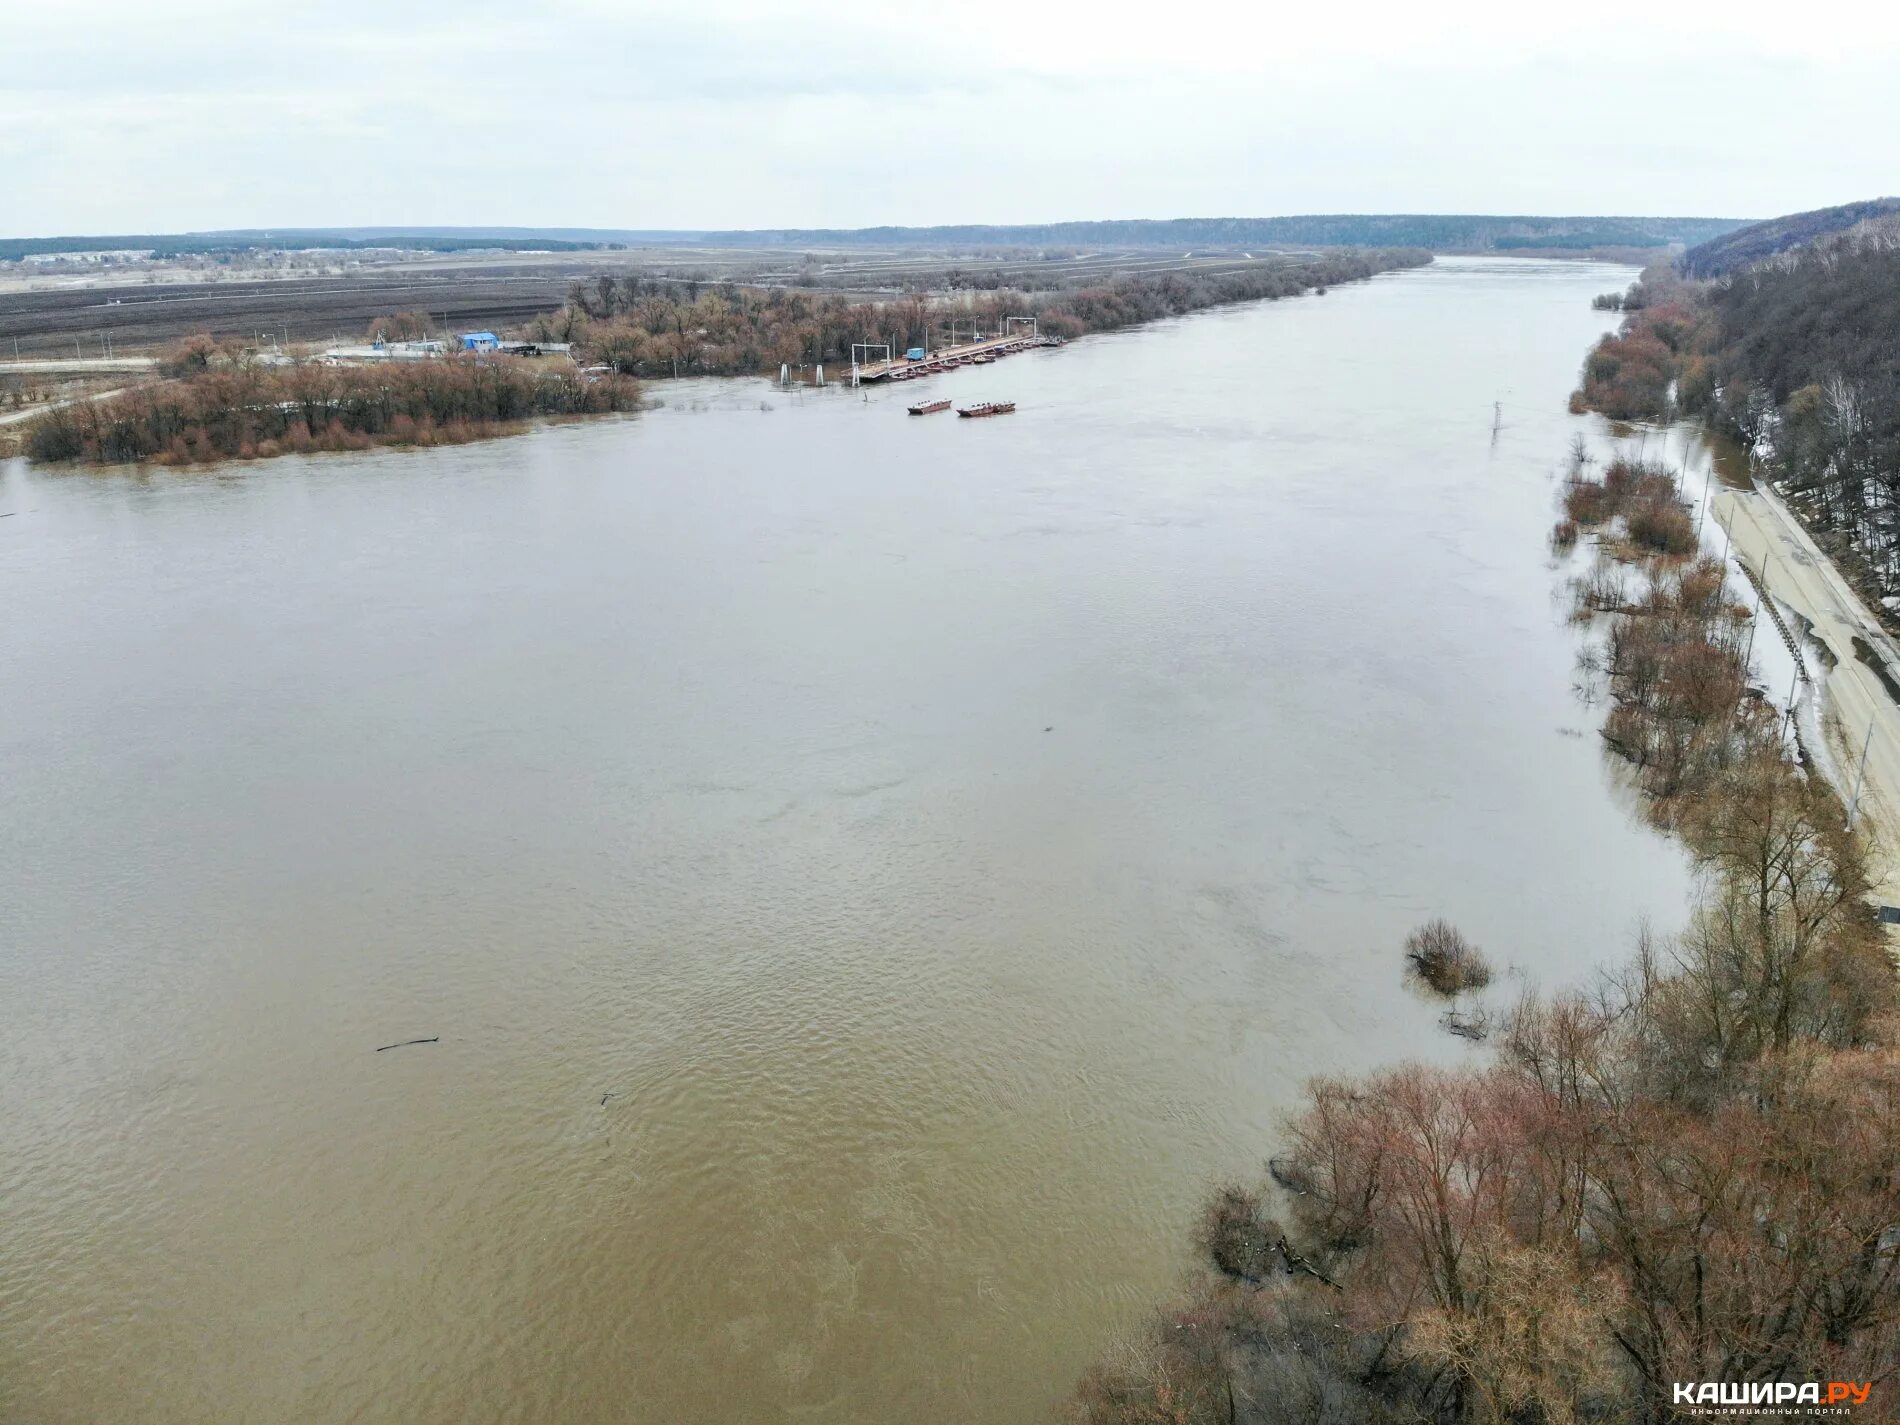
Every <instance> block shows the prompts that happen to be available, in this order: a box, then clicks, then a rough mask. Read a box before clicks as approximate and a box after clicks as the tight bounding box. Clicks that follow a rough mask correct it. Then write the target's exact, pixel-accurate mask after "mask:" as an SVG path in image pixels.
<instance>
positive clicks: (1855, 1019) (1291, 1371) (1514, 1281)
mask: <svg viewBox="0 0 1900 1425" xmlns="http://www.w3.org/2000/svg"><path fill="white" fill-rule="evenodd" d="M1662 511H1669V512H1671V513H1668V514H1664V513H1660V512H1662ZM1685 533H1686V534H1687V535H1688V536H1689V537H1688V538H1687V540H1686V541H1685V539H1684V538H1683V536H1684V534H1685ZM1552 539H1553V543H1554V544H1555V545H1556V546H1557V547H1558V548H1559V549H1560V550H1561V549H1568V548H1570V547H1571V546H1573V545H1576V544H1578V543H1579V542H1580V541H1582V540H1585V539H1587V540H1588V541H1589V543H1590V545H1591V550H1590V552H1589V553H1588V554H1587V555H1585V556H1581V557H1582V558H1583V560H1584V567H1583V568H1582V569H1581V570H1580V571H1579V572H1578V573H1577V574H1576V576H1575V578H1574V579H1573V581H1572V590H1573V593H1574V600H1575V610H1576V618H1577V620H1578V622H1579V624H1580V625H1582V626H1584V627H1585V628H1587V629H1588V630H1589V632H1588V634H1587V642H1586V655H1585V666H1586V667H1587V668H1588V669H1589V670H1590V671H1591V673H1592V676H1593V677H1594V678H1595V680H1597V681H1598V683H1599V684H1600V685H1601V687H1602V689H1603V690H1604V691H1605V692H1606V693H1607V695H1608V696H1607V702H1608V706H1609V714H1608V717H1607V719H1606V721H1605V724H1604V729H1603V735H1604V740H1605V744H1606V747H1608V748H1609V749H1610V751H1611V753H1612V754H1613V755H1616V756H1619V757H1621V758H1623V759H1625V760H1627V761H1628V763H1629V764H1630V765H1631V766H1632V767H1633V768H1634V770H1635V774H1636V779H1637V782H1638V785H1639V786H1640V787H1641V789H1642V790H1643V792H1644V793H1645V795H1646V804H1647V807H1648V811H1649V815H1650V816H1651V818H1652V819H1653V820H1654V821H1655V822H1656V823H1657V824H1658V825H1659V826H1662V827H1664V828H1667V829H1668V830H1670V831H1672V832H1674V833H1675V834H1676V835H1677V836H1679V837H1680V838H1681V839H1682V841H1683V843H1684V844H1685V845H1686V846H1687V847H1688V849H1689V851H1690V852H1691V854H1692V856H1693V857H1694V859H1695V861H1696V863H1697V864H1698V865H1699V866H1700V867H1701V868H1702V871H1703V875H1702V877H1701V878H1700V886H1701V890H1700V891H1699V893H1698V895H1697V897H1696V899H1695V902H1694V904H1693V905H1692V907H1691V908H1690V915H1689V918H1688V923H1687V927H1686V928H1685V929H1684V930H1683V931H1682V932H1681V933H1680V934H1679V935H1677V936H1674V937H1671V938H1666V939H1664V938H1655V937H1649V936H1645V937H1643V938H1642V939H1640V940H1639V941H1638V943H1636V944H1635V945H1633V946H1630V947H1628V948H1627V949H1626V950H1625V951H1623V952H1622V953H1621V954H1620V955H1618V956H1617V957H1616V958H1617V959H1619V960H1620V961H1621V963H1620V964H1619V965H1617V967H1616V968H1613V969H1607V970H1604V971H1603V972H1601V974H1600V976H1599V978H1598V979H1597V981H1596V982H1595V983H1594V984H1593V985H1592V986H1591V987H1590V988H1589V989H1586V990H1581V991H1571V992H1565V993H1560V994H1556V995H1539V994H1528V995H1526V996H1524V997H1523V998H1522V999H1521V1000H1519V1001H1518V1002H1517V1003H1516V1004H1515V1005H1512V1006H1509V1007H1507V1008H1505V1009H1504V1010H1502V1011H1501V1012H1500V1013H1499V1014H1497V1015H1496V1016H1495V1019H1494V1020H1492V1021H1491V1022H1489V1023H1488V1025H1487V1026H1486V1027H1487V1028H1488V1030H1489V1035H1490V1040H1491V1043H1490V1045H1489V1046H1488V1047H1487V1049H1486V1050H1485V1051H1484V1054H1485V1057H1484V1058H1483V1059H1482V1060H1481V1061H1479V1062H1477V1063H1475V1064H1473V1065H1472V1066H1471V1067H1468V1068H1462V1069H1442V1068H1431V1067H1425V1066H1421V1065H1416V1064H1409V1065H1401V1066H1398V1067H1395V1068H1393V1069H1390V1070H1388V1071H1386V1072H1383V1073H1379V1074H1375V1075H1372V1076H1370V1077H1367V1078H1360V1079H1335V1078H1323V1079H1320V1080H1317V1081H1316V1082H1314V1083H1313V1084H1311V1085H1310V1086H1309V1089H1308V1092H1307V1096H1306V1100H1305V1103H1304V1106H1303V1107H1302V1108H1300V1109H1299V1110H1298V1111H1297V1112H1295V1113H1294V1114H1293V1115H1292V1117H1291V1119H1290V1120H1289V1121H1288V1123H1287V1125H1286V1128H1285V1133H1284V1136H1283V1138H1282V1140H1281V1142H1280V1144H1279V1145H1278V1152H1277V1153H1276V1155H1275V1156H1274V1157H1273V1158H1271V1159H1270V1160H1269V1161H1268V1163H1267V1165H1266V1167H1265V1168H1264V1170H1263V1171H1262V1172H1261V1174H1260V1176H1259V1178H1258V1179H1257V1180H1255V1181H1250V1182H1231V1183H1226V1184H1222V1185H1220V1186H1219V1187H1217V1188H1216V1190H1215V1191H1214V1192H1213V1193H1212V1194H1211V1195H1210V1197H1209V1199H1208V1202H1207V1206H1206V1209H1205V1213H1204V1216H1203V1218H1202V1221H1201V1223H1200V1226H1199V1229H1198V1232H1197V1234H1196V1248H1197V1251H1196V1261H1197V1266H1196V1267H1195V1270H1194V1272H1193V1276H1192V1279H1191V1281H1190V1283H1189V1285H1188V1286H1187V1287H1186V1288H1185V1289H1184V1291H1183V1293H1182V1295H1181V1296H1180V1298H1179V1299H1178V1300H1176V1301H1175V1302H1173V1303H1172V1304H1170V1305H1169V1306H1168V1307H1166V1308H1165V1309H1164V1310H1162V1311H1161V1312H1160V1313H1158V1314H1157V1316H1156V1317H1155V1318H1154V1320H1153V1321H1152V1322H1151V1323H1150V1324H1149V1326H1148V1327H1146V1328H1145V1329H1143V1330H1142V1331H1140V1332H1139V1333H1138V1334H1137V1335H1136V1336H1135V1337H1134V1338H1133V1339H1132V1340H1130V1341H1127V1342H1124V1343H1123V1344H1122V1346H1121V1347H1120V1348H1119V1349H1118V1350H1116V1351H1115V1352H1114V1353H1112V1354H1111V1355H1109V1356H1108V1357H1106V1358H1105V1359H1104V1360H1103V1362H1102V1363H1101V1364H1099V1365H1098V1366H1096V1367H1095V1368H1094V1369H1093V1370H1091V1371H1090V1372H1089V1374H1088V1375H1087V1376H1086V1377H1085V1379H1084V1380H1083V1381H1082V1383H1081V1384H1080V1386H1079V1387H1078V1389H1077V1391H1076V1393H1075V1395H1074V1397H1073V1398H1072V1400H1071V1401H1070V1403H1069V1406H1068V1414H1069V1417H1070V1418H1072V1419H1074V1420H1076V1421H1080V1422H1087V1425H1132V1422H1141V1425H1203V1422H1205V1425H1249V1422H1252V1425H1294V1422H1299V1425H1366V1422H1373V1423H1374V1425H1399V1422H1410V1423H1411V1425H1417V1422H1433V1425H1454V1422H1457V1423H1459V1425H1462V1423H1463V1422H1469V1423H1470V1425H1507V1422H1508V1425H1560V1422H1562V1423H1563V1425H1568V1423H1569V1422H1585V1421H1592V1422H1629V1423H1630V1425H1637V1423H1638V1422H1641V1423H1642V1425H1662V1422H1670V1421H1675V1420H1679V1419H1684V1418H1687V1412H1686V1410H1685V1407H1684V1405H1683V1404H1682V1403H1681V1401H1680V1399H1679V1398H1678V1397H1677V1395H1676V1394H1675V1387H1676V1384H1677V1383H1678V1382H1691V1383H1700V1382H1710V1383H1736V1384H1737V1385H1747V1384H1749V1383H1776V1382H1782V1381H1808V1380H1813V1381H1820V1382H1855V1383H1861V1384H1863V1385H1864V1384H1866V1383H1870V1382H1871V1383H1879V1382H1887V1381H1889V1380H1890V1378H1891V1377H1892V1375H1893V1373H1894V1371H1895V1368H1896V1366H1900V1037H1897V1035H1900V992H1897V989H1896V979H1895V975H1894V968H1893V964H1892V961H1891V959H1890V958H1889V954H1888V950H1887V946H1886V942H1885V939H1884V937H1883V935H1882V932H1881V930H1880V928H1879V926H1878V925H1877V923H1876V921H1875V918H1874V914H1873V911H1872V908H1871V907H1870V906H1869V904H1868V903H1867V899H1866V879H1865V872H1864V868H1863V861H1862V855H1863V848H1862V846H1861V843H1860V841H1859V839H1858V838H1857V836H1856V835H1855V833H1854V831H1853V830H1852V829H1851V828H1850V826H1849V822H1848V816H1847V812H1846V809H1845V808H1844V807H1843V806H1842V804H1841V802H1840V800H1839V798H1838V797H1837V796H1836V795H1835V793H1834V791H1833V790H1832V789H1831V788H1830V787H1829V786H1827V784H1826V783H1825V782H1823V781H1822V780H1821V779H1820V778H1819V777H1818V776H1814V775H1811V774H1810V773H1809V772H1808V771H1807V770H1806V769H1805V768H1804V767H1803V766H1801V765H1800V763H1799V760H1798V758H1797V757H1796V756H1795V755H1794V754H1793V753H1791V751H1790V748H1789V744H1788V742H1787V740H1786V738H1785V736H1784V725H1783V718H1782V714H1781V710H1780V709H1779V708H1777V707H1774V706H1772V705H1770V704H1769V703H1767V702H1766V701H1764V700H1763V698H1762V697H1761V696H1760V695H1759V693H1758V692H1757V691H1756V690H1754V689H1753V688H1751V685H1750V684H1751V670H1750V666H1749V663H1748V647H1749V645H1748V641H1747V629H1748V624H1749V618H1750V615H1749V609H1748V607H1747V605H1746V603H1745V601H1744V600H1743V599H1742V598H1741V597H1740V596H1738V594H1737V592H1736V591H1735V590H1734V589H1733V588H1732V587H1730V585H1729V584H1728V582H1727V580H1726V578H1725V570H1724V568H1723V566H1722V565H1721V563H1719V562H1718V561H1716V560H1713V559H1708V558H1705V557H1702V556H1701V555H1700V553H1699V551H1698V550H1697V548H1696V546H1695V542H1694V539H1693V528H1692V527H1691V526H1689V524H1688V518H1687V515H1686V513H1685V512H1684V511H1683V509H1682V502H1681V494H1680V491H1679V489H1678V488H1677V486H1676V483H1675V479H1674V477H1673V476H1672V475H1671V474H1670V472H1668V471H1667V470H1665V469H1662V468H1661V467H1657V466H1652V465H1645V464H1642V463H1640V462H1637V461H1634V460H1629V459H1617V460H1615V461H1613V462H1611V463H1610V464H1609V465H1608V466H1607V468H1605V469H1603V470H1601V471H1597V470H1595V469H1594V468H1593V467H1592V466H1591V465H1590V463H1589V462H1588V461H1587V459H1585V458H1582V457H1578V458H1577V459H1576V460H1575V461H1574V463H1573V466H1572V469H1571V473H1570V478H1569V480H1568V481H1567V484H1566V494H1565V508H1564V510H1563V511H1562V512H1561V516H1560V519H1559V522H1558V525H1557V527H1556V529H1555V530H1554V531H1553V535H1552ZM1608 948H1609V947H1606V950H1607V949H1608ZM1394 952H1395V953H1394V961H1395V972H1396V971H1397V968H1398V962H1399V955H1398V947H1394ZM1447 953H1454V954H1455V956H1456V957H1457V958H1456V959H1455V960H1454V961H1453V962H1452V968H1455V969H1457V970H1458V972H1459V973H1458V974H1457V975H1455V976H1451V977H1450V978H1449V979H1447V978H1446V974H1447V967H1446V963H1445V957H1446V954H1447ZM1472 954H1473V952H1472V951H1471V950H1470V948H1469V947H1467V946H1465V945H1464V943H1463V941H1462V937H1457V936H1456V934H1455V932H1453V931H1451V929H1450V928H1449V927H1446V926H1443V925H1442V924H1441V925H1434V926H1428V927H1425V928H1423V930H1422V931H1421V932H1420V933H1419V934H1416V935H1415V936H1414V937H1413V938H1412V940H1411V941H1408V942H1407V945H1406V947H1405V955H1406V957H1407V958H1408V959H1409V960H1410V961H1411V962H1412V964H1413V965H1414V967H1415V969H1419V970H1423V971H1425V972H1426V973H1427V977H1428V979H1430V981H1431V983H1433V984H1434V985H1435V986H1437V987H1439V988H1441V989H1443V990H1445V991H1447V992H1448V993H1451V992H1458V991H1463V990H1465V989H1467V988H1469V987H1472V986H1474V985H1475V986H1482V985H1483V983H1484V982H1485V979H1486V978H1487V973H1488V972H1487V971H1486V969H1485V967H1484V965H1483V962H1482V961H1481V960H1474V959H1472V958H1471V957H1472ZM1454 1027H1456V1026H1454ZM1880 1388H1884V1387H1880ZM1724 1398H1726V1397H1724ZM1700 1403H1703V1404H1707V1403H1710V1402H1709V1400H1706V1399H1705V1400H1702V1401H1701V1402H1700Z"/></svg>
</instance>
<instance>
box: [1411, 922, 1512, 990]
mask: <svg viewBox="0 0 1900 1425" xmlns="http://www.w3.org/2000/svg"><path fill="white" fill-rule="evenodd" d="M1405 958H1406V960H1407V961H1408V962H1409V963H1410V964H1411V966H1412V969H1413V970H1414V971H1415V972H1416V973H1417V975H1418V977H1419V978H1420V979H1421V980H1423V981H1424V982H1425V983H1426V984H1428V985H1430V986H1431V987H1432V988H1433V989H1434V990H1436V991H1437V992H1438V993H1439V994H1441V995H1447V996H1449V995H1456V994H1463V993H1464V992H1465V991H1466V990H1481V989H1483V988H1484V987H1485V986H1486V985H1488V984H1490V983H1491V967H1490V965H1488V964H1486V963H1485V959H1484V956H1483V955H1482V954H1480V953H1479V951H1478V947H1477V946H1475V945H1473V944H1472V943H1471V942H1470V941H1469V940H1467V939H1465V937H1464V934H1463V933H1462V932H1461V931H1460V930H1459V929H1458V927H1457V926H1455V925H1453V924H1452V923H1451V922H1450V921H1447V920H1429V921H1427V922H1426V923H1425V924H1423V925H1421V926H1420V927H1419V928H1418V929H1417V930H1414V931H1413V932H1412V933H1411V934H1410V935H1408V936H1406V937H1405Z"/></svg>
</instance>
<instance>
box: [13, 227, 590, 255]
mask: <svg viewBox="0 0 1900 1425" xmlns="http://www.w3.org/2000/svg"><path fill="white" fill-rule="evenodd" d="M615 246H619V244H615V243H606V242H572V241H565V240H563V239H560V238H542V237H520V238H514V237H478V236H467V237H463V236H455V235H445V234H442V233H414V232H409V233H406V232H401V231H391V232H389V233H387V234H379V235H377V236H374V237H346V236H343V235H341V234H339V233H337V232H335V231H333V230H326V229H322V228H315V229H309V230H297V231H293V230H285V231H281V232H266V231H263V230H256V231H233V232H216V233H116V234H108V235H101V236H95V237H49V238H0V262H17V261H19V260H20V259H21V258H23V257H31V256H54V255H57V254H60V253H69V252H146V251H149V252H151V253H152V254H153V255H154V256H157V257H206V256H212V255H215V254H218V253H227V252H232V253H235V252H260V251H271V252H278V251H285V250H290V251H295V250H298V249H301V248H325V249H338V250H343V251H349V250H361V249H366V248H402V249H404V250H405V251H410V252H488V251H499V252H524V251H533V252H542V251H546V252H583V251H589V250H593V249H598V248H603V247H615Z"/></svg>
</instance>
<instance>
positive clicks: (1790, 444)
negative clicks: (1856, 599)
mask: <svg viewBox="0 0 1900 1425" xmlns="http://www.w3.org/2000/svg"><path fill="white" fill-rule="evenodd" d="M1880 210H1881V205H1878V204H1851V205H1849V206H1847V207H1845V208H1833V209H1828V210H1826V211H1827V212H1828V213H1831V214H1835V215H1851V216H1850V217H1848V218H1843V217H1841V216H1837V217H1835V218H1834V219H1833V220H1832V221H1833V222H1834V223H1835V224H1836V226H1834V227H1832V228H1828V227H1825V226H1823V224H1822V223H1821V222H1820V221H1819V220H1818V219H1819V215H1817V214H1812V213H1800V214H1796V215H1795V216H1793V217H1791V218H1787V219H1782V220H1781V221H1780V222H1779V223H1773V224H1763V225H1762V227H1764V228H1768V229H1771V230H1772V231H1771V232H1768V233H1762V234H1759V235H1758V237H1757V238H1756V239H1754V240H1753V241H1752V243H1751V244H1743V245H1738V246H1737V248H1736V249H1735V251H1734V252H1733V253H1732V254H1731V255H1730V257H1729V258H1726V259H1724V262H1727V261H1741V260H1742V255H1743V254H1744V253H1747V252H1751V251H1757V250H1759V251H1760V252H1761V253H1762V254H1763V257H1765V258H1766V259H1768V260H1763V258H1757V259H1756V260H1755V261H1754V262H1753V263H1752V264H1748V265H1743V266H1739V267H1736V268H1734V269H1733V270H1730V271H1728V272H1726V273H1725V274H1724V275H1721V276H1718V277H1716V278H1714V279H1712V280H1710V281H1707V282H1695V281H1684V280H1683V279H1682V278H1681V277H1680V276H1679V275H1678V274H1677V273H1676V272H1675V271H1674V270H1673V269H1671V268H1669V267H1667V266H1657V267H1652V268H1651V269H1649V270H1648V271H1647V272H1645V273H1644V275H1643V280H1642V282H1641V283H1639V284H1638V285H1637V287H1636V288H1635V289H1633V290H1632V293H1631V297H1630V298H1626V299H1625V301H1626V302H1627V303H1630V304H1631V306H1630V307H1629V308H1626V309H1627V310H1629V311H1630V314H1629V316H1628V317H1627V318H1626V319H1625V321H1624V324H1623V329H1622V331H1620V332H1619V333H1617V334H1616V335H1614V336H1611V337H1606V338H1605V339H1604V340H1603V341H1602V342H1601V343H1600V344H1599V345H1598V346H1597V348H1596V349H1595V350H1594V351H1592V352H1591V353H1590V356H1589V358H1588V360H1587V361H1586V362H1585V364H1584V373H1583V376H1584V379H1583V388H1582V390H1581V391H1580V392H1579V393H1578V397H1577V401H1578V404H1579V405H1581V406H1588V407H1591V408H1593V409H1595V410H1599V411H1602V412H1603V413H1604V414H1606V415H1609V416H1611V417H1614V418H1616V419H1620V420H1643V419H1654V418H1658V417H1668V416H1670V415H1672V414H1674V413H1675V412H1676V411H1677V410H1680V411H1683V412H1686V413H1688V414H1690V415H1694V416H1698V417H1700V418H1702V419H1703V420H1705V421H1706V422H1708V423H1709V424H1710V425H1711V426H1713V427H1715V428H1716V429H1717V430H1720V431H1723V432H1725V433H1726V434H1729V435H1732V436H1733V437H1735V438H1736V439H1737V440H1738V441H1740V442H1741V444H1742V445H1743V446H1744V447H1745V448H1746V449H1748V450H1751V451H1752V452H1753V453H1754V458H1755V462H1756V468H1757V470H1758V471H1759V472H1760V473H1761V474H1763V475H1765V476H1767V477H1768V478H1769V479H1771V480H1773V481H1774V482H1775V483H1776V484H1777V485H1778V486H1779V487H1780V489H1781V490H1782V491H1783V493H1784V494H1785V495H1786V496H1787V497H1788V499H1789V501H1790V503H1791V504H1792V505H1793V506H1794V508H1795V509H1796V510H1797V511H1798V512H1799V513H1800V514H1801V515H1802V517H1803V518H1804V519H1806V520H1807V522H1808V524H1809V525H1810V527H1811V528H1813V529H1814V530H1815V532H1816V534H1817V536H1818V537H1819V539H1820V541H1821V543H1822V545H1823V546H1824V547H1825V548H1826V549H1827V550H1828V552H1829V553H1830V554H1831V555H1833V556H1834V557H1835V558H1836V560H1837V561H1839V562H1840V563H1841V564H1842V565H1843V566H1844V567H1846V568H1847V569H1848V571H1849V572H1850V573H1851V574H1852V575H1853V577H1854V578H1855V580H1856V582H1857V583H1858V584H1859V585H1860V587H1861V589H1862V590H1863V592H1865V593H1866V594H1868V595H1869V596H1870V597H1872V598H1875V599H1878V600H1879V601H1880V602H1881V603H1882V604H1883V606H1884V607H1885V608H1886V609H1887V610H1888V612H1889V614H1890V615H1894V616H1895V617H1896V625H1897V626H1900V204H1895V203H1891V202H1890V203H1889V204H1887V205H1886V213H1887V216H1884V217H1881V216H1871V217H1870V216H1868V214H1869V213H1870V212H1873V213H1878V212H1879V211H1880ZM1794 234H1804V235H1805V236H1804V237H1803V239H1802V240H1801V242H1800V244H1799V245H1798V246H1777V244H1780V243H1781V242H1782V240H1783V239H1784V238H1786V237H1789V236H1791V235H1794ZM1705 260H1706V259H1705Z"/></svg>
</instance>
